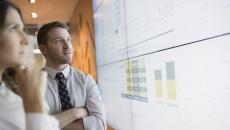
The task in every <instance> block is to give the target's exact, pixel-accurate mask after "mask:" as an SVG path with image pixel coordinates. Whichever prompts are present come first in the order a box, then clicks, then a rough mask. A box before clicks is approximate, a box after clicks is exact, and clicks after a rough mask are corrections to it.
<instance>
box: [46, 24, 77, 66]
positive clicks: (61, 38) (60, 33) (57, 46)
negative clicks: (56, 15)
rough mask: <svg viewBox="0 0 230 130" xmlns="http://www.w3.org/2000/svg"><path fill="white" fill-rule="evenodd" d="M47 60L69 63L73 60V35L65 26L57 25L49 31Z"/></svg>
mask: <svg viewBox="0 0 230 130" xmlns="http://www.w3.org/2000/svg"><path fill="white" fill-rule="evenodd" d="M46 50H47V51H46V54H45V55H46V60H47V61H48V60H49V61H48V62H52V63H53V64H56V65H60V64H69V63H71V62H72V53H73V49H72V44H71V36H70V35H69V33H68V31H67V30H66V29H64V28H60V27H56V28H53V29H51V30H50V31H49V33H48V42H47V45H46Z"/></svg>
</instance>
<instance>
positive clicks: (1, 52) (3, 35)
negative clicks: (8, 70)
mask: <svg viewBox="0 0 230 130" xmlns="http://www.w3.org/2000/svg"><path fill="white" fill-rule="evenodd" d="M23 28H24V25H23V22H22V19H21V17H20V15H19V13H18V12H17V11H16V10H15V9H14V8H11V7H9V8H8V10H7V14H6V19H5V23H4V26H3V28H2V29H1V30H0V65H1V66H4V67H14V66H16V65H20V64H22V62H23V61H24V59H25V58H24V57H25V53H26V49H27V47H28V42H27V38H26V35H25V33H24V31H23Z"/></svg>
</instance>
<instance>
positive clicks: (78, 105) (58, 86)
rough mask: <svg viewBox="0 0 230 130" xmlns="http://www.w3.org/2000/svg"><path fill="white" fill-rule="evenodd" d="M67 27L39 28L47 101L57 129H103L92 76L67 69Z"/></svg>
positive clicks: (101, 109)
mask: <svg viewBox="0 0 230 130" xmlns="http://www.w3.org/2000/svg"><path fill="white" fill-rule="evenodd" d="M68 31H69V28H68V27H67V26H66V25H65V24H63V23H61V22H58V21H55V22H51V23H48V24H45V25H44V26H42V27H41V28H40V30H39V32H38V36H37V41H38V45H39V49H40V50H41V52H42V54H43V55H44V56H45V59H46V66H45V67H44V70H45V71H47V73H48V86H47V91H46V101H47V104H48V106H49V112H50V113H51V114H53V115H55V117H56V118H57V119H58V120H59V122H60V128H61V129H62V128H64V129H74V130H105V129H106V123H105V109H104V104H103V102H102V98H101V95H100V93H99V90H98V86H97V85H96V83H95V81H94V80H93V79H92V77H91V76H89V75H88V74H85V73H83V72H81V71H79V70H78V69H75V68H73V67H70V66H69V64H70V63H71V61H72V53H73V50H72V44H71V36H70V34H69V32H68Z"/></svg>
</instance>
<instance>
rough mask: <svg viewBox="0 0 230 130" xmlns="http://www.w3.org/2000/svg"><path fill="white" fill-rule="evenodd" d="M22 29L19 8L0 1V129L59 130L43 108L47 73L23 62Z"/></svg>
mask: <svg viewBox="0 0 230 130" xmlns="http://www.w3.org/2000/svg"><path fill="white" fill-rule="evenodd" d="M23 28H24V25H23V22H22V17H21V13H20V10H19V9H18V8H17V7H16V6H15V5H13V4H12V3H10V2H9V1H7V0H0V129H1V130H26V129H27V130H57V129H58V122H57V120H56V119H54V118H53V117H51V116H49V115H47V114H46V110H45V107H44V99H43V97H44V91H43V90H44V89H45V86H46V73H45V72H36V71H34V70H33V69H31V68H29V67H26V66H25V65H23V61H24V59H25V57H26V51H27V48H28V42H27V38H26V35H25V33H24V31H23ZM14 81H15V82H14ZM16 93H17V94H18V95H17V94H16Z"/></svg>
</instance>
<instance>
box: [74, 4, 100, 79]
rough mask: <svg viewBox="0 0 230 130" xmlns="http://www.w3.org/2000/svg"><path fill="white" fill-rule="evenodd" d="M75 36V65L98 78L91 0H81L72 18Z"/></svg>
mask: <svg viewBox="0 0 230 130" xmlns="http://www.w3.org/2000/svg"><path fill="white" fill-rule="evenodd" d="M70 30H71V33H72V37H73V48H74V54H73V63H72V65H73V66H74V67H77V68H79V69H80V70H82V71H83V72H86V73H89V74H91V75H92V76H93V78H94V79H95V80H96V79H97V76H96V61H95V47H94V32H93V12H92V1H91V0H79V1H78V4H77V6H76V8H75V11H74V13H73V16H72V18H71V20H70Z"/></svg>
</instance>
